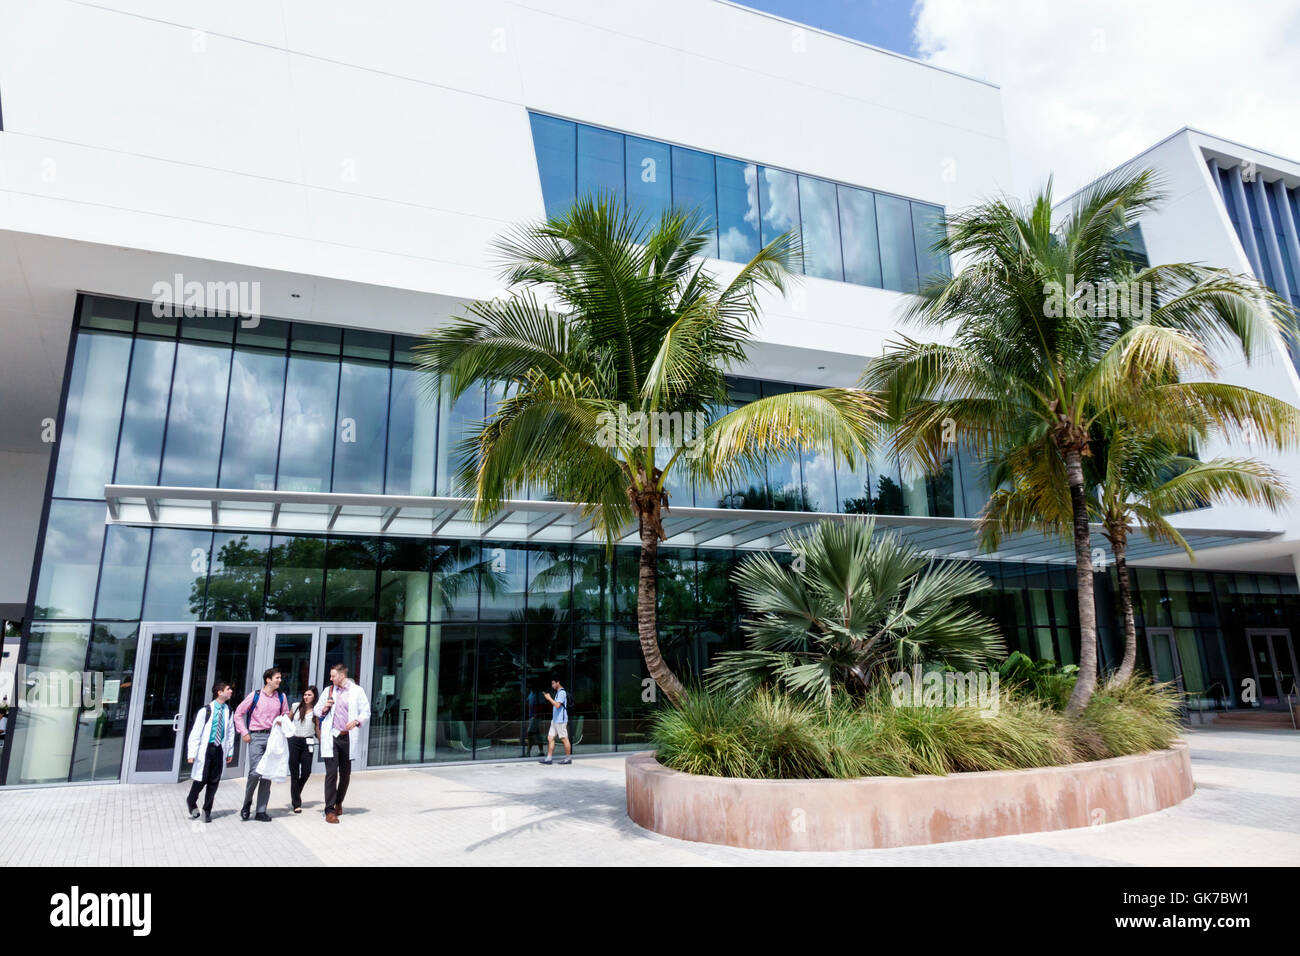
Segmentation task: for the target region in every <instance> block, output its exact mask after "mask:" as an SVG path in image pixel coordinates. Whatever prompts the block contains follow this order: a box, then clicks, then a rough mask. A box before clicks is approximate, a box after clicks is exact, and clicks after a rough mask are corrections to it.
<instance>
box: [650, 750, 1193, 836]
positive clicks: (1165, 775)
mask: <svg viewBox="0 0 1300 956" xmlns="http://www.w3.org/2000/svg"><path fill="white" fill-rule="evenodd" d="M626 775H627V814H628V816H629V817H631V818H632V819H633V820H634V821H635V822H636V823H639V824H640V825H641V826H643V827H645V828H646V829H648V830H653V831H655V832H656V833H662V834H664V835H665V836H671V837H676V838H678V839H679V840H694V841H696V842H699V843H721V844H724V845H726V846H739V847H748V848H750V849H755V850H863V849H871V848H879V847H891V846H913V845H917V844H923V843H945V842H948V841H951V840H978V839H981V838H983V837H994V836H1007V835H1009V834H1012V833H1037V832H1040V831H1043V830H1066V829H1070V828H1072V827H1084V826H1088V825H1089V824H1094V823H1111V822H1114V821H1115V820H1125V819H1128V818H1129V817H1138V816H1141V815H1142V814H1144V813H1153V812H1155V811H1156V810H1163V809H1165V808H1166V807H1172V806H1173V805H1174V804H1176V803H1180V802H1182V801H1183V800H1185V799H1187V798H1188V797H1189V796H1191V794H1192V789H1193V787H1192V764H1191V760H1190V759H1189V757H1188V752H1187V745H1186V744H1185V743H1183V742H1182V741H1176V742H1175V743H1174V745H1173V747H1172V748H1171V749H1169V750H1157V751H1153V752H1152V753H1146V754H1137V755H1135V756H1132V757H1115V758H1112V759H1110V760H1098V761H1094V762H1091V763H1077V764H1070V765H1068V766H1064V767H1042V768H1038V769H1035V770H994V771H984V772H981V773H958V774H951V775H949V776H947V777H862V778H859V779H856V780H741V779H734V778H729V777H703V776H697V775H695V774H686V773H679V772H678V771H676V770H670V769H668V768H667V767H665V766H663V765H662V764H660V763H659V762H658V761H656V760H655V757H654V754H653V753H639V754H633V755H632V756H630V757H628V759H627V764H626Z"/></svg>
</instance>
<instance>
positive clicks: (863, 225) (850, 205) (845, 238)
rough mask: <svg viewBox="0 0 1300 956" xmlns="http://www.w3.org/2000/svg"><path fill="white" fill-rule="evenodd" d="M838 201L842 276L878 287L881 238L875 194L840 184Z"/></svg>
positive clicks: (879, 285)
mask: <svg viewBox="0 0 1300 956" xmlns="http://www.w3.org/2000/svg"><path fill="white" fill-rule="evenodd" d="M839 201H840V238H841V246H842V247H843V249H844V278H845V280H846V281H848V282H856V283H857V284H858V285H869V286H873V287H875V288H877V289H879V288H880V287H881V277H880V239H879V237H878V236H877V235H876V196H875V194H874V193H872V192H869V191H868V190H866V189H854V188H853V187H852V186H840V187H839Z"/></svg>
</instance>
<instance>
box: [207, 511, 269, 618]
mask: <svg viewBox="0 0 1300 956" xmlns="http://www.w3.org/2000/svg"><path fill="white" fill-rule="evenodd" d="M270 547H271V536H270V535H267V534H241V533H239V532H234V533H218V534H216V535H215V536H214V538H213V542H212V574H211V575H210V576H209V578H208V597H207V603H206V605H205V609H204V612H203V618H204V619H205V620H208V621H260V620H261V619H262V609H263V607H264V606H265V601H266V563H267V559H268V557H269V551H270Z"/></svg>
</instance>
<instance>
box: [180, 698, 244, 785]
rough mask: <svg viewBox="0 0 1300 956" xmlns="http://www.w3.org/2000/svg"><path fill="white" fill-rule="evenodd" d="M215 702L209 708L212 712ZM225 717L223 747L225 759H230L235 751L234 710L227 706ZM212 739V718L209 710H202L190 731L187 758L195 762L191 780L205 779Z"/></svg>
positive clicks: (195, 716)
mask: <svg viewBox="0 0 1300 956" xmlns="http://www.w3.org/2000/svg"><path fill="white" fill-rule="evenodd" d="M212 704H213V702H212V701H209V702H208V706H209V708H211V709H212V710H215V709H216V708H214V707H212ZM222 713H223V716H224V717H225V726H224V728H223V729H222V732H221V746H222V747H223V748H224V749H225V751H226V753H225V758H226V759H227V760H229V759H230V755H231V753H233V752H234V749H235V721H234V717H233V714H234V713H235V711H234V708H233V707H231V706H230V705H229V704H226V705H225V707H224V708H223V710H222ZM211 738H212V718H211V717H210V716H209V712H208V710H207V709H204V710H200V711H199V712H198V713H197V714H195V715H194V727H193V728H192V729H191V730H190V739H189V742H188V747H187V753H186V756H187V757H189V759H190V760H193V761H194V764H193V767H192V769H191V770H190V779H191V780H202V779H203V764H204V762H205V761H206V760H207V757H208V741H209V740H210V739H211Z"/></svg>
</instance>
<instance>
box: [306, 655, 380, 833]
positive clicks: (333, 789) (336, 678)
mask: <svg viewBox="0 0 1300 956" xmlns="http://www.w3.org/2000/svg"><path fill="white" fill-rule="evenodd" d="M316 716H317V717H319V718H320V755H321V759H322V760H324V761H325V822H326V823H338V822H339V814H340V813H342V812H343V798H344V797H345V796H347V793H348V781H349V780H350V779H351V777H352V745H353V743H354V741H356V739H357V737H358V734H357V733H356V731H357V729H358V728H359V727H360V726H361V725H362V724H364V723H365V722H366V721H367V720H369V719H370V701H369V700H368V699H367V698H366V692H365V691H364V690H362V689H361V685H360V684H358V683H357V682H356V681H354V680H350V679H349V678H348V669H347V668H346V667H345V666H344V665H342V664H335V665H334V666H333V667H331V668H330V686H329V687H328V688H327V689H326V691H325V693H324V694H321V699H320V703H318V704H317V705H316Z"/></svg>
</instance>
